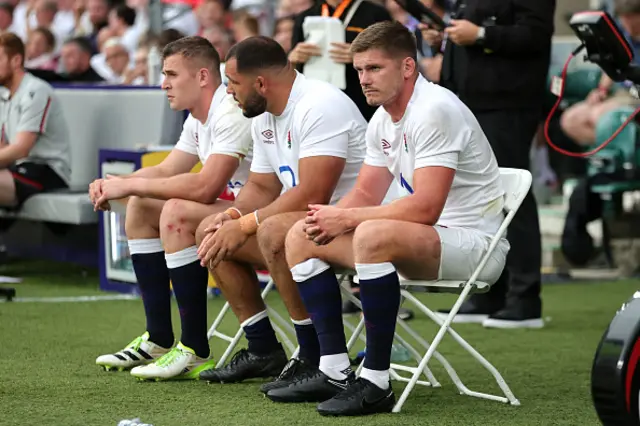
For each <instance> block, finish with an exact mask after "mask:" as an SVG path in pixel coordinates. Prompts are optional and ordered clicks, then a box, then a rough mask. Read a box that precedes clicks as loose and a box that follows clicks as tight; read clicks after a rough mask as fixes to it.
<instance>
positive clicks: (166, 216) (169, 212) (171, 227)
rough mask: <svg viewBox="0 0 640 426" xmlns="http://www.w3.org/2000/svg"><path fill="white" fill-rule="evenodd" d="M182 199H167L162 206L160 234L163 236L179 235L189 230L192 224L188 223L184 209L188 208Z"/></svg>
mask: <svg viewBox="0 0 640 426" xmlns="http://www.w3.org/2000/svg"><path fill="white" fill-rule="evenodd" d="M185 204H186V203H185V202H184V200H179V199H175V198H174V199H171V200H168V201H167V202H166V203H165V204H164V207H163V208H162V213H161V214H160V234H161V235H162V237H163V238H164V237H165V236H171V235H179V234H182V233H183V232H189V230H190V229H191V228H192V227H193V224H190V223H188V221H187V217H188V215H187V214H186V213H187V212H186V209H187V208H188V207H187V206H186V205H185Z"/></svg>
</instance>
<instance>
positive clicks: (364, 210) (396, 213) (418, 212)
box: [344, 195, 442, 229]
mask: <svg viewBox="0 0 640 426" xmlns="http://www.w3.org/2000/svg"><path fill="white" fill-rule="evenodd" d="M441 212H442V211H441V209H438V208H435V207H433V205H432V204H430V203H425V202H424V201H421V200H418V199H416V198H415V196H414V195H411V196H408V197H404V198H401V199H398V200H395V201H393V202H392V203H389V204H386V205H382V206H375V207H356V208H349V209H345V212H344V214H345V218H344V220H345V223H347V224H348V227H349V229H354V228H356V227H357V226H358V225H360V224H361V223H362V222H366V221H368V220H376V219H391V220H402V221H405V222H414V223H421V224H423V225H435V224H436V222H437V221H438V219H439V218H440V213H441Z"/></svg>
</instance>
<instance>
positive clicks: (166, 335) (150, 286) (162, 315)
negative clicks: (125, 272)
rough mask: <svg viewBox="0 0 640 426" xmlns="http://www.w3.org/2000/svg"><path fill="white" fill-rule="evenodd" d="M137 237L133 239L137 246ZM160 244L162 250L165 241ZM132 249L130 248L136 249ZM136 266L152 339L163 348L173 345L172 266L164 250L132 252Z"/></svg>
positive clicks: (132, 241) (133, 245) (131, 242)
mask: <svg viewBox="0 0 640 426" xmlns="http://www.w3.org/2000/svg"><path fill="white" fill-rule="evenodd" d="M137 241H147V240H131V241H129V243H130V246H132V248H134V250H135V246H136V243H137ZM159 241H160V240H158V244H159V247H158V248H160V250H162V245H160V243H159ZM134 250H131V251H134ZM131 261H132V263H133V270H134V271H135V273H136V278H137V281H138V287H139V288H140V295H141V296H142V303H143V304H144V313H145V316H146V318H147V332H148V333H149V340H151V341H152V342H153V343H155V344H157V345H160V346H162V347H164V348H170V347H171V346H173V327H172V326H171V290H170V288H169V270H168V269H167V264H166V263H165V260H164V251H159V252H156V253H135V252H134V254H132V255H131Z"/></svg>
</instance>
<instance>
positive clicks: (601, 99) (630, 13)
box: [560, 0, 640, 146]
mask: <svg viewBox="0 0 640 426" xmlns="http://www.w3.org/2000/svg"><path fill="white" fill-rule="evenodd" d="M614 6H615V13H616V15H617V17H618V21H619V22H620V25H621V26H622V29H623V30H624V31H625V33H626V34H625V36H626V38H627V40H628V41H629V43H630V44H631V47H632V48H633V50H634V64H636V65H637V64H639V63H640V0H616V1H615V3H614ZM630 87H631V83H630V82H625V83H623V84H616V83H614V81H613V80H612V79H611V78H609V76H608V75H607V74H605V73H602V78H601V79H600V83H599V84H598V87H597V88H596V89H593V91H591V93H589V96H587V99H586V100H584V101H583V102H578V103H576V104H574V105H572V106H571V107H569V108H567V110H566V111H565V112H564V113H562V116H561V118H560V126H561V127H562V130H563V131H564V132H565V133H566V134H567V136H569V137H570V138H571V139H573V140H574V141H575V142H576V143H577V144H579V145H585V146H589V145H593V144H594V143H595V142H596V124H597V123H598V120H600V118H601V117H602V116H603V115H604V114H605V113H607V112H609V111H611V110H613V109H616V108H620V107H622V106H627V105H630V106H634V107H635V106H638V104H639V101H638V100H637V99H635V98H634V97H632V96H631V95H630V94H629V88H630Z"/></svg>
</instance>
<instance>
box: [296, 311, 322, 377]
mask: <svg viewBox="0 0 640 426" xmlns="http://www.w3.org/2000/svg"><path fill="white" fill-rule="evenodd" d="M293 327H294V328H295V329H296V336H297V338H298V344H299V345H300V353H299V354H298V356H299V357H300V358H304V359H305V360H306V361H308V362H310V363H311V364H313V365H315V366H318V365H319V364H320V342H319V341H318V333H317V332H316V328H315V327H314V326H313V323H312V322H311V319H308V320H304V321H293Z"/></svg>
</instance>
